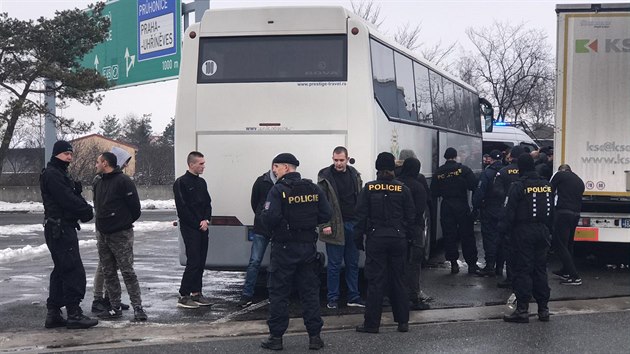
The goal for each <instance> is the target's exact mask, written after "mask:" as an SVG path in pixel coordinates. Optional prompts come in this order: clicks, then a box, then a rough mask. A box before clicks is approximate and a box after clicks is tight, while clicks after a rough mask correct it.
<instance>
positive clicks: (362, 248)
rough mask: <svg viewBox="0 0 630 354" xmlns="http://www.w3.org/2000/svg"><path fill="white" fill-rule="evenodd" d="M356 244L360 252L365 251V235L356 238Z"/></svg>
mask: <svg viewBox="0 0 630 354" xmlns="http://www.w3.org/2000/svg"><path fill="white" fill-rule="evenodd" d="M354 244H355V245H356V246H357V249H358V250H360V251H365V245H364V244H363V234H361V235H357V236H355V237H354Z"/></svg>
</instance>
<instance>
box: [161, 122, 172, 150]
mask: <svg viewBox="0 0 630 354" xmlns="http://www.w3.org/2000/svg"><path fill="white" fill-rule="evenodd" d="M159 142H160V145H165V146H174V145H175V118H171V121H170V122H169V123H168V125H167V126H166V128H164V131H163V132H162V136H161V137H160V140H159Z"/></svg>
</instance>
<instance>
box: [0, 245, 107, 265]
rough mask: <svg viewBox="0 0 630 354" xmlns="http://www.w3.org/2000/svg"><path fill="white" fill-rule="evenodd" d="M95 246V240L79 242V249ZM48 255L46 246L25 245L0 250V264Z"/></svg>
mask: <svg viewBox="0 0 630 354" xmlns="http://www.w3.org/2000/svg"><path fill="white" fill-rule="evenodd" d="M91 246H96V240H79V248H81V247H91ZM47 254H48V247H47V246H46V244H43V245H39V246H31V245H26V246H24V247H22V248H17V249H12V248H5V249H1V250H0V264H2V263H11V262H19V261H24V260H28V259H33V258H35V257H39V256H42V255H47Z"/></svg>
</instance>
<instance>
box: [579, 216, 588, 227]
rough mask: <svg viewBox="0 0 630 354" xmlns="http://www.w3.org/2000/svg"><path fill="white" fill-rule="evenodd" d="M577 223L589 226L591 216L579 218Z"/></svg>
mask: <svg viewBox="0 0 630 354" xmlns="http://www.w3.org/2000/svg"><path fill="white" fill-rule="evenodd" d="M578 225H579V226H583V227H589V226H591V218H580V222H579V223H578Z"/></svg>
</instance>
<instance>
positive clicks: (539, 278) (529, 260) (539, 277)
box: [510, 223, 551, 306]
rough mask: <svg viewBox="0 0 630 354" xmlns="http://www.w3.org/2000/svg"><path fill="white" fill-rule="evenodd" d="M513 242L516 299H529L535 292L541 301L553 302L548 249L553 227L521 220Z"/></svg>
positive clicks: (540, 302)
mask: <svg viewBox="0 0 630 354" xmlns="http://www.w3.org/2000/svg"><path fill="white" fill-rule="evenodd" d="M510 241H511V243H512V245H511V246H512V247H511V249H512V263H511V265H512V288H513V289H514V294H515V295H516V300H517V301H518V302H521V303H527V302H529V299H530V298H531V297H532V295H533V296H534V299H536V302H537V303H538V305H539V306H540V305H544V306H546V305H547V303H548V302H549V295H550V289H549V284H548V282H547V252H548V251H549V246H550V244H551V237H550V235H549V230H548V229H547V227H546V226H545V225H543V224H539V223H531V224H517V225H516V226H515V227H514V230H513V232H512V237H511V239H510Z"/></svg>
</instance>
